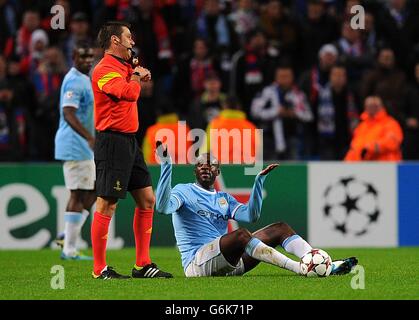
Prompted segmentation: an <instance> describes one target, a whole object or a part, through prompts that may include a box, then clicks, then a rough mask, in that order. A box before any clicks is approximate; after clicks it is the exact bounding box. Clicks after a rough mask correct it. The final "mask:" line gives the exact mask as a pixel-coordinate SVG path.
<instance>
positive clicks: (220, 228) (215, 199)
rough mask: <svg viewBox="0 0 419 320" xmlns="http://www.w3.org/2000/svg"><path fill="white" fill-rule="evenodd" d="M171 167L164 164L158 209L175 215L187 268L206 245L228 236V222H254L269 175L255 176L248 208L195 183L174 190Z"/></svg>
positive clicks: (176, 187) (177, 240)
mask: <svg viewBox="0 0 419 320" xmlns="http://www.w3.org/2000/svg"><path fill="white" fill-rule="evenodd" d="M171 175H172V165H171V164H170V163H162V167H161V174H160V179H159V182H158V185H157V192H156V209H157V211H159V212H160V213H165V214H172V223H173V228H174V231H175V237H176V243H177V246H178V248H179V251H180V254H181V256H182V266H183V268H184V269H186V267H187V266H188V265H189V263H190V262H191V261H192V259H193V258H194V256H195V254H196V252H197V251H198V250H199V248H200V247H202V246H203V245H205V244H207V243H209V242H211V241H213V240H214V239H216V238H217V237H219V236H222V235H224V234H226V233H227V225H228V219H234V220H237V221H244V222H254V221H256V220H257V219H259V216H260V212H261V208H262V188H263V182H264V180H265V178H266V176H260V175H258V176H256V179H255V184H254V186H253V190H252V194H251V196H250V199H249V203H248V205H245V204H242V203H239V202H238V201H237V200H236V199H235V198H234V197H233V196H231V195H230V194H228V193H226V192H222V191H216V190H212V191H209V190H206V189H204V188H202V187H201V186H199V185H198V184H196V183H187V184H178V185H176V186H175V187H174V188H173V190H172V188H171Z"/></svg>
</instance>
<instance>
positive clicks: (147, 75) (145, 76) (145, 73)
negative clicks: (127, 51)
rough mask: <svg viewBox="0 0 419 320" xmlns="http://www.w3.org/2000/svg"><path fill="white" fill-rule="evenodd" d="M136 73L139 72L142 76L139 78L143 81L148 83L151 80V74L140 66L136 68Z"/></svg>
mask: <svg viewBox="0 0 419 320" xmlns="http://www.w3.org/2000/svg"><path fill="white" fill-rule="evenodd" d="M134 72H138V73H139V74H140V75H139V77H140V80H141V81H144V82H147V81H150V80H151V72H150V70H148V69H146V68H143V67H140V66H138V67H135V69H134Z"/></svg>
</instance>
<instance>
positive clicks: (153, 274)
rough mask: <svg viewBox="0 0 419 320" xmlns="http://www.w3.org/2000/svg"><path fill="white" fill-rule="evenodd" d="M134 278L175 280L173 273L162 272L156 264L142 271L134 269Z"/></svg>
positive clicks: (135, 267) (137, 268)
mask: <svg viewBox="0 0 419 320" xmlns="http://www.w3.org/2000/svg"><path fill="white" fill-rule="evenodd" d="M132 277H133V278H173V276H172V274H171V273H168V272H164V271H162V270H160V269H159V268H158V267H157V265H156V264H155V263H150V264H148V265H146V266H144V267H142V268H141V269H140V268H139V267H137V266H134V268H132Z"/></svg>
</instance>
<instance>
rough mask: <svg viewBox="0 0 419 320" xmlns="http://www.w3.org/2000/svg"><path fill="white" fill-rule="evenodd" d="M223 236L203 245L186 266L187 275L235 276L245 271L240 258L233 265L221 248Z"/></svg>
mask: <svg viewBox="0 0 419 320" xmlns="http://www.w3.org/2000/svg"><path fill="white" fill-rule="evenodd" d="M220 239H221V236H220V237H218V238H216V239H214V240H213V241H211V242H210V243H207V244H205V245H203V246H202V247H201V248H199V250H198V251H197V252H196V254H195V256H194V258H193V259H192V261H191V262H190V263H189V265H188V266H187V267H186V268H185V275H186V277H210V276H235V275H242V274H243V273H244V263H243V260H242V259H241V258H240V261H239V263H238V264H237V265H236V266H233V265H231V264H230V263H229V262H228V261H227V260H226V259H225V258H224V256H223V254H222V253H221V250H220Z"/></svg>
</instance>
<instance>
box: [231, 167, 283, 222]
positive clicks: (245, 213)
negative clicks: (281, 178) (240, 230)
mask: <svg viewBox="0 0 419 320" xmlns="http://www.w3.org/2000/svg"><path fill="white" fill-rule="evenodd" d="M278 166H279V164H277V163H275V164H270V165H269V166H267V167H266V168H265V169H263V170H262V171H261V172H259V174H258V175H257V176H256V178H255V183H254V185H253V189H252V193H251V195H250V199H249V202H248V204H247V205H245V204H243V203H236V204H235V207H234V208H232V212H231V218H232V219H234V220H237V221H243V222H256V221H257V220H258V219H259V217H260V212H261V211H262V201H263V195H262V191H263V183H264V182H265V179H266V176H267V175H268V173H269V172H271V171H272V170H274V169H275V168H276V167H278Z"/></svg>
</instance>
